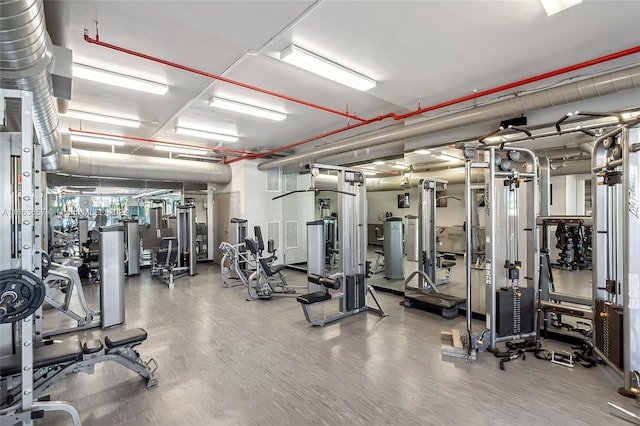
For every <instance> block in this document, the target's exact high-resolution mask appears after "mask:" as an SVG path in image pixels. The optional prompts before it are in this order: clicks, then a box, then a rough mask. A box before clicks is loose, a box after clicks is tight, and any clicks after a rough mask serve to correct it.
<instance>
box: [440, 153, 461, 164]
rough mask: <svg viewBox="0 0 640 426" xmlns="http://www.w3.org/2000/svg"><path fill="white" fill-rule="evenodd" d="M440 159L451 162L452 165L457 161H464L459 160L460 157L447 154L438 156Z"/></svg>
mask: <svg viewBox="0 0 640 426" xmlns="http://www.w3.org/2000/svg"><path fill="white" fill-rule="evenodd" d="M438 158H440V159H441V160H447V161H450V162H452V163H455V162H456V161H463V160H462V158H458V157H456V156H453V155H449V154H445V153H444V152H441V153H440V155H438Z"/></svg>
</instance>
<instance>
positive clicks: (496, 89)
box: [84, 30, 640, 162]
mask: <svg viewBox="0 0 640 426" xmlns="http://www.w3.org/2000/svg"><path fill="white" fill-rule="evenodd" d="M84 40H85V41H86V42H87V43H90V44H96V45H98V46H102V47H106V48H109V49H113V50H116V51H119V52H122V53H127V54H129V55H133V56H137V57H139V58H143V59H147V60H150V61H153V62H158V63H161V64H164V65H167V66H170V67H174V68H178V69H181V70H184V71H189V72H191V73H194V74H198V75H202V76H204V77H209V78H212V79H215V80H219V81H223V82H225V83H229V84H234V85H237V86H240V87H244V88H246V89H250V90H255V91H258V92H261V93H265V94H267V95H271V96H275V97H278V98H281V99H285V100H288V101H291V102H295V103H299V104H302V105H306V106H309V107H311V108H316V109H320V110H323V111H326V112H330V113H333V114H337V115H340V116H343V117H347V118H351V119H353V120H356V121H359V123H357V124H354V125H348V126H345V127H342V128H339V129H336V130H333V131H331V132H327V133H323V134H321V135H318V136H314V137H311V138H308V139H305V140H302V141H299V142H295V143H292V144H289V145H285V146H282V147H279V148H275V149H272V150H270V151H267V152H264V153H260V154H251V153H250V154H246V155H243V156H242V157H240V158H236V159H233V160H230V161H229V162H235V161H238V160H240V159H245V158H250V159H257V158H262V157H266V156H268V155H272V154H276V153H278V152H282V151H285V150H287V149H291V148H294V147H297V146H300V145H303V144H306V143H309V142H313V141H315V140H318V139H321V138H323V137H325V136H331V135H335V134H338V133H341V132H345V131H347V130H351V129H353V128H355V127H360V126H363V125H367V124H371V123H375V122H377V121H382V120H386V119H387V118H393V119H394V120H396V121H398V120H404V119H406V118H409V117H412V116H414V115H419V114H424V113H425V112H429V111H433V110H436V109H440V108H444V107H447V106H451V105H455V104H459V103H462V102H466V101H470V100H473V99H477V98H480V97H482V96H487V95H490V94H494V93H497V92H502V91H505V90H509V89H513V88H515V87H518V86H522V85H525V84H529V83H534V82H537V81H540V80H544V79H547V78H550V77H554V76H558V75H561V74H565V73H568V72H571V71H576V70H579V69H582V68H587V67H590V66H593V65H597V64H601V63H604V62H607V61H611V60H614V59H619V58H622V57H624V56H628V55H633V54H635V53H640V46H634V47H631V48H629V49H625V50H621V51H619V52H614V53H611V54H609V55H605V56H600V57H598V58H594V59H591V60H588V61H584V62H580V63H577V64H575V65H570V66H567V67H564V68H559V69H557V70H554V71H549V72H546V73H543V74H538V75H535V76H532V77H529V78H525V79H523V80H518V81H515V82H512V83H508V84H504V85H502V86H498V87H494V88H492V89H487V90H483V91H482V92H476V93H472V94H470V95H467V96H463V97H461V98H456V99H452V100H450V101H446V102H442V103H439V104H435V105H432V106H428V107H425V108H418V109H417V110H415V111H411V112H408V113H406V114H396V113H393V112H391V113H388V114H385V115H381V116H377V117H374V118H370V119H365V118H361V117H358V116H356V115H352V114H348V113H345V112H342V111H337V110H334V109H331V108H327V107H323V106H321V105H317V104H313V103H310V102H306V101H303V100H300V99H296V98H292V97H289V96H286V95H283V94H280V93H276V92H272V91H270V90H266V89H262V88H259V87H256V86H251V85H249V84H246V83H241V82H239V81H235V80H231V79H228V78H225V77H222V76H218V75H215V74H211V73H208V72H205V71H200V70H197V69H195V68H190V67H187V66H184V65H180V64H176V63H174V62H169V61H166V60H164V59H160V58H156V57H153V56H150V55H146V54H144V53H139V52H135V51H133V50H129V49H126V48H123V47H119V46H115V45H113V44H109V43H105V42H102V41H100V37H99V35H98V33H97V31H96V38H95V39H92V38H91V37H90V36H89V32H88V30H85V31H84Z"/></svg>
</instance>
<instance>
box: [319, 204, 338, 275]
mask: <svg viewBox="0 0 640 426" xmlns="http://www.w3.org/2000/svg"><path fill="white" fill-rule="evenodd" d="M322 221H323V222H324V237H325V241H326V244H327V248H326V256H327V264H328V265H329V268H330V269H333V268H335V267H336V266H337V262H338V230H337V223H338V218H336V217H335V216H325V217H323V218H322Z"/></svg>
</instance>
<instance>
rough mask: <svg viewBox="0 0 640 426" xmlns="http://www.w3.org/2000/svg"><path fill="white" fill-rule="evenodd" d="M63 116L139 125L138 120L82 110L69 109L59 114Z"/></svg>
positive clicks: (119, 124)
mask: <svg viewBox="0 0 640 426" xmlns="http://www.w3.org/2000/svg"><path fill="white" fill-rule="evenodd" d="M60 115H62V116H63V117H69V118H76V119H78V120H87V121H95V122H96V123H104V124H113V125H114V126H124V127H140V124H141V123H140V121H139V120H132V119H130V118H122V117H113V116H110V115H102V114H94V113H91V112H84V111H78V110H73V109H70V110H68V111H67V112H66V113H64V114H60Z"/></svg>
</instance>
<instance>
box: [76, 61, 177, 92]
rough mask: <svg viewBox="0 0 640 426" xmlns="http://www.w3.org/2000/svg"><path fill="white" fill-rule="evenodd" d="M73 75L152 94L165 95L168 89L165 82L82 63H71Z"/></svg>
mask: <svg viewBox="0 0 640 426" xmlns="http://www.w3.org/2000/svg"><path fill="white" fill-rule="evenodd" d="M73 76H74V77H77V78H81V79H83V80H91V81H97V82H98V83H103V84H108V85H110V86H118V87H124V88H125V89H131V90H138V91H140V92H147V93H153V94H154V95H165V94H166V93H167V91H168V90H169V86H167V85H166V84H162V83H157V82H155V81H149V80H143V79H141V78H138V77H132V76H129V75H124V74H118V73H116V72H113V71H107V70H102V69H100V68H94V67H90V66H88V65H82V64H73Z"/></svg>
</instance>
